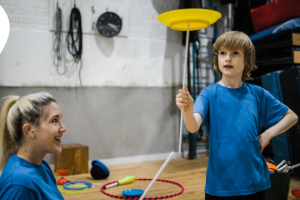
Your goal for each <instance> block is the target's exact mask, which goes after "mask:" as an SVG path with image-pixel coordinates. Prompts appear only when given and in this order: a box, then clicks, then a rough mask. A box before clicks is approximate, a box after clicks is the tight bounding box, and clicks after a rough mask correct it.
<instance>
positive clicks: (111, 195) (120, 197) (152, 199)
mask: <svg viewBox="0 0 300 200" xmlns="http://www.w3.org/2000/svg"><path fill="white" fill-rule="evenodd" d="M135 180H137V181H151V180H152V178H137V179H135ZM156 181H161V182H167V183H172V184H174V185H178V186H179V187H181V191H180V192H178V193H175V194H171V195H166V196H160V197H145V198H144V200H154V199H166V198H170V197H175V196H178V195H180V194H182V193H183V191H184V187H183V185H181V184H180V183H177V182H174V181H169V180H164V179H156ZM115 182H118V181H113V182H109V183H106V184H104V185H103V186H102V187H101V189H100V190H101V192H103V194H105V195H107V196H110V197H113V198H117V199H132V200H138V199H139V198H140V197H125V196H118V195H113V194H109V193H107V192H105V191H104V187H105V186H107V185H110V184H112V183H115Z"/></svg>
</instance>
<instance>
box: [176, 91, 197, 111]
mask: <svg viewBox="0 0 300 200" xmlns="http://www.w3.org/2000/svg"><path fill="white" fill-rule="evenodd" d="M176 105H177V107H178V108H179V109H180V110H181V108H182V107H184V111H193V105H194V99H193V98H192V96H191V95H190V93H189V91H188V90H187V87H186V86H185V90H183V89H179V91H178V94H177V95H176Z"/></svg>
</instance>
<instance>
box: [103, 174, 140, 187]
mask: <svg viewBox="0 0 300 200" xmlns="http://www.w3.org/2000/svg"><path fill="white" fill-rule="evenodd" d="M135 179H136V176H134V175H131V176H126V177H124V178H122V179H121V180H119V181H117V182H116V183H113V184H111V185H107V186H105V188H104V189H106V188H109V187H113V186H116V185H125V184H129V183H132V182H133V181H134V180H135Z"/></svg>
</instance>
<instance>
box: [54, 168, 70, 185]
mask: <svg viewBox="0 0 300 200" xmlns="http://www.w3.org/2000/svg"><path fill="white" fill-rule="evenodd" d="M56 173H57V174H58V175H60V176H61V178H60V179H58V180H57V184H58V185H63V184H65V183H67V182H68V181H67V179H65V178H64V177H63V176H65V175H67V173H68V170H56Z"/></svg>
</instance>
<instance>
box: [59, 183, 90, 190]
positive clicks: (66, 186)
mask: <svg viewBox="0 0 300 200" xmlns="http://www.w3.org/2000/svg"><path fill="white" fill-rule="evenodd" d="M74 183H84V184H87V186H83V187H80V188H69V187H68V185H70V184H74ZM63 187H64V188H65V189H67V190H83V189H87V188H90V187H92V184H91V183H90V182H87V181H71V182H68V183H65V184H63Z"/></svg>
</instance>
